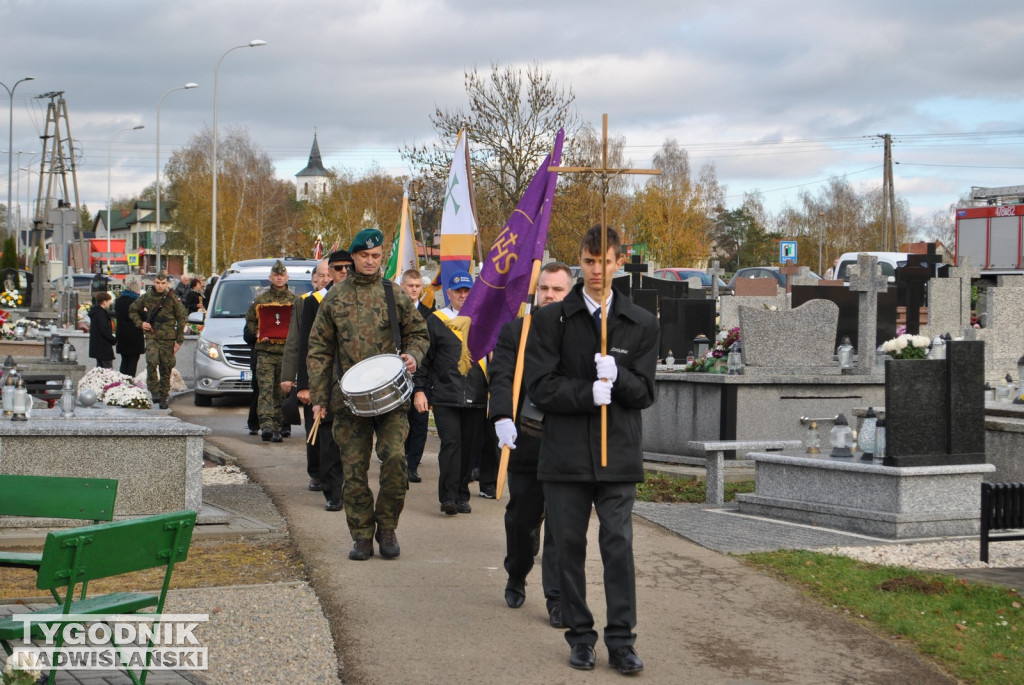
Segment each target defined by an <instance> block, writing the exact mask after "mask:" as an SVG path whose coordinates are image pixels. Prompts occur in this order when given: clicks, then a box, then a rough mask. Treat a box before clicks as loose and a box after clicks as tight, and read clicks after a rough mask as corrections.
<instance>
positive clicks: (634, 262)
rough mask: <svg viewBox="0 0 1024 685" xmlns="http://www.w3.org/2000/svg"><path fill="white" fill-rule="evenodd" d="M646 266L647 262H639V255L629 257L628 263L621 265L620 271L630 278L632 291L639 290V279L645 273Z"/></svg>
mask: <svg viewBox="0 0 1024 685" xmlns="http://www.w3.org/2000/svg"><path fill="white" fill-rule="evenodd" d="M648 266H649V264H647V262H642V261H640V255H638V254H635V255H633V256H632V257H630V258H629V261H628V262H626V263H625V264H624V265H623V267H622V270H623V271H625V272H626V273H627V274H629V275H630V277H631V282H630V287H631V289H632V290H639V289H640V278H641V277H642V276H643V274H645V273H647V267H648Z"/></svg>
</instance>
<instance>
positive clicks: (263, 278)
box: [188, 257, 316, 407]
mask: <svg viewBox="0 0 1024 685" xmlns="http://www.w3.org/2000/svg"><path fill="white" fill-rule="evenodd" d="M275 261H277V260H276V259H248V260H245V261H242V262H235V263H234V264H232V265H231V266H230V268H228V269H227V271H225V272H224V274H223V275H222V276H221V277H220V278H219V279H217V282H216V283H215V284H214V286H213V291H212V292H211V293H210V302H209V303H208V304H207V306H206V317H205V320H204V318H203V314H202V313H201V312H195V313H193V314H190V315H189V317H188V318H189V322H191V323H202V324H203V330H202V332H201V333H200V334H199V340H198V342H197V343H196V351H195V374H196V391H195V403H196V405H197V406H199V407H209V406H210V405H212V404H213V398H215V397H223V396H225V395H245V394H248V393H251V392H252V371H251V370H250V369H249V361H250V358H251V357H252V348H250V347H249V346H248V345H247V344H246V343H245V339H244V338H243V333H244V331H245V313H246V312H247V311H248V310H249V305H251V304H252V301H253V300H254V299H256V295H258V294H259V293H260V292H262V291H263V290H265V289H266V288H268V287H270V267H271V266H273V265H274V262H275ZM281 261H282V262H284V264H285V266H286V267H287V268H288V287H289V288H290V289H291V291H292V292H294V293H297V294H299V295H302V294H304V293H307V292H309V291H310V290H312V289H313V284H312V283H311V282H310V279H311V278H312V276H313V271H314V270H315V269H316V260H313V259H302V258H297V257H285V258H283V259H282V260H281Z"/></svg>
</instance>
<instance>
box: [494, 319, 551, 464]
mask: <svg viewBox="0 0 1024 685" xmlns="http://www.w3.org/2000/svg"><path fill="white" fill-rule="evenodd" d="M531 331H532V329H531ZM531 335H532V333H531ZM522 337H523V320H522V319H512V320H511V321H509V322H508V323H506V324H505V325H504V326H502V327H501V332H500V333H498V341H497V342H496V343H495V344H494V356H492V357H491V361H490V363H489V364H488V365H487V370H488V375H489V377H490V384H489V386H488V387H489V388H490V391H491V399H490V403H489V404H488V408H489V410H490V418H491V420H492V421H497V420H498V419H510V418H512V385H513V382H514V381H515V372H516V358H517V357H518V356H519V341H520V340H521V339H522ZM526 399H527V397H526V376H525V374H524V375H523V380H522V385H521V386H520V388H519V402H518V404H517V406H516V431H517V432H518V433H519V437H517V438H516V448H515V449H514V450H512V452H511V453H510V454H509V460H508V470H509V471H511V472H514V473H532V474H533V475H534V476H536V475H537V457H538V456H539V454H540V450H539V447H540V440H539V439H538V438H536V437H532V436H530V435H528V434H527V433H525V432H524V431H523V428H522V417H523V404H524V403H525V401H526Z"/></svg>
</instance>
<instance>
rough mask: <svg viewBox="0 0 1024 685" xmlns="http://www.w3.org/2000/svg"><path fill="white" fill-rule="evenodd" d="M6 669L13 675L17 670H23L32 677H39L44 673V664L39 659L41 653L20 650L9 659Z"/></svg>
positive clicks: (8, 673)
mask: <svg viewBox="0 0 1024 685" xmlns="http://www.w3.org/2000/svg"><path fill="white" fill-rule="evenodd" d="M4 671H5V672H6V673H7V675H9V676H13V675H14V672H15V671H21V672H22V673H25V674H26V675H28V676H29V677H31V678H39V676H41V675H42V674H43V665H42V663H41V662H40V661H39V655H37V654H34V653H32V652H22V651H20V650H19V651H15V652H14V653H13V654H11V656H10V658H8V659H7V666H6V667H5V668H4Z"/></svg>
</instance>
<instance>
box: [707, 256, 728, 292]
mask: <svg viewBox="0 0 1024 685" xmlns="http://www.w3.org/2000/svg"><path fill="white" fill-rule="evenodd" d="M708 273H709V274H711V299H712V300H716V301H717V300H718V279H719V278H721V277H722V276H723V275H724V274H725V269H723V268H722V267H721V266H719V264H718V260H717V259H716V260H714V261H712V262H711V268H709V269H708Z"/></svg>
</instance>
